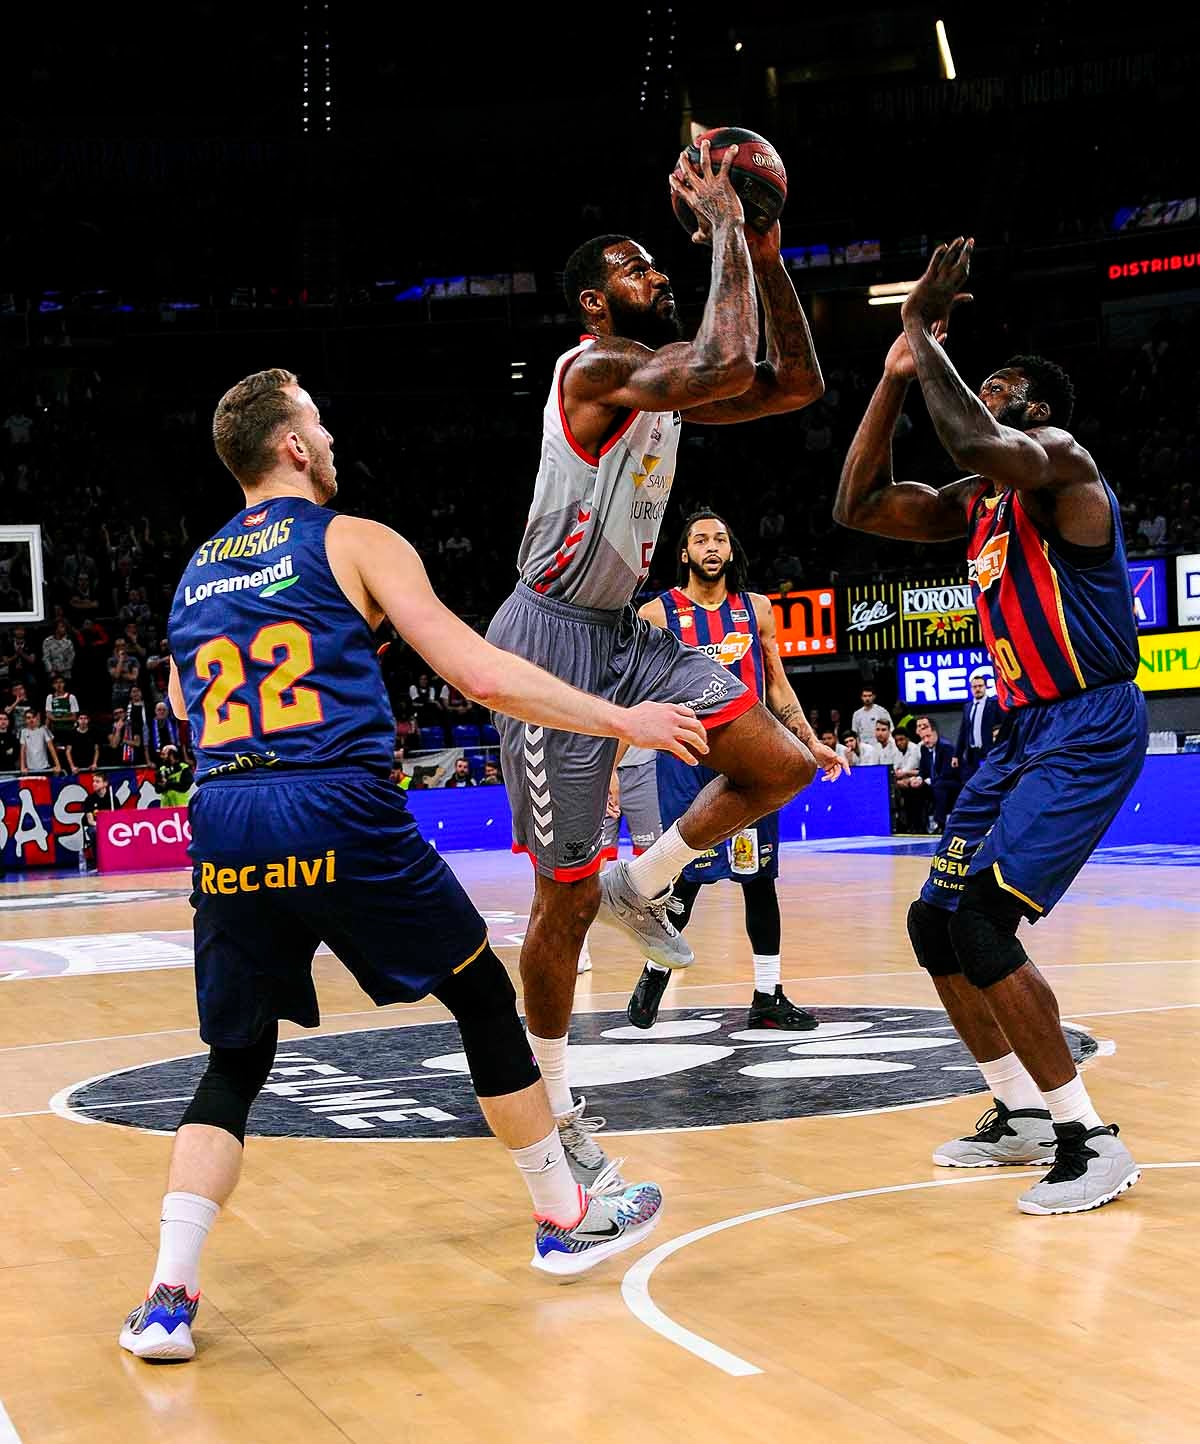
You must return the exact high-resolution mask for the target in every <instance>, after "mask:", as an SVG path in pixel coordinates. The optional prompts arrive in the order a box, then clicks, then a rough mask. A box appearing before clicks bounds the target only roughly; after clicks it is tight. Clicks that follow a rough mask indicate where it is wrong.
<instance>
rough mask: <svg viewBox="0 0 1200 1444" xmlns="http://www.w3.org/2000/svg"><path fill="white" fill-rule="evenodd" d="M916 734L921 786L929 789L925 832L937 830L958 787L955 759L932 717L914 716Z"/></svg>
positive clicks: (959, 781)
mask: <svg viewBox="0 0 1200 1444" xmlns="http://www.w3.org/2000/svg"><path fill="white" fill-rule="evenodd" d="M917 736H918V737H919V738H920V739H921V785H922V786H923V787H927V788H929V798H930V806H929V812H930V817H929V831H930V832H941V831H942V829H943V828H944V827H945V826H946V818H947V817H948V816H949V813H950V809H951V808H952V807H953V806H954V800H955V798H956V797H957V796H958V793H959V789H960V788H961V787H962V781H961V779H960V778H959V775H958V758H957V757H955V755H954V748H953V747H951V746H950V744H949V742H943V741H942V739H941V736H940V735H939V733H938V730H937V728H936V726H934V723H933V720H932V718H930V717H918V718H917Z"/></svg>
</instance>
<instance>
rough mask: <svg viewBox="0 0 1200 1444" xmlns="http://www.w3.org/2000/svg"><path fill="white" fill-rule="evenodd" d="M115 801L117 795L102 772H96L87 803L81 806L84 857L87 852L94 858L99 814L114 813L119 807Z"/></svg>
mask: <svg viewBox="0 0 1200 1444" xmlns="http://www.w3.org/2000/svg"><path fill="white" fill-rule="evenodd" d="M120 805H121V804H120V803H119V802H118V801H117V794H116V793H115V792H114V791H113V790H112V788H111V787H109V785H108V778H107V777H105V775H104V773H103V772H97V773H96V775H95V777H93V778H92V791H91V795H90V796H89V797H88V799H87V801H86V802H85V803H84V804H83V848H84V855H85V856H86V855H87V853H88V852H91V853H92V856H93V857H94V856H95V848H96V831H97V829H98V828H99V826H100V823H99V820H98V818H99V814H100V813H102V812H116V811H117V809H118V808H119V807H120Z"/></svg>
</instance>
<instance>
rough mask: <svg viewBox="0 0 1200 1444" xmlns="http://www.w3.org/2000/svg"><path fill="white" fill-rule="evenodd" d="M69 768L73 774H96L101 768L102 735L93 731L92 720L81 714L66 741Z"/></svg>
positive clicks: (85, 714) (83, 713)
mask: <svg viewBox="0 0 1200 1444" xmlns="http://www.w3.org/2000/svg"><path fill="white" fill-rule="evenodd" d="M66 756H67V766H68V768H70V770H71V772H72V773H79V772H95V770H96V768H97V767H99V766H100V735H99V733H97V732H93V731H92V719H91V718H90V717H89V716H88V714H87V713H86V712H81V713H80V714H79V716H78V717H77V718H76V719H75V726H74V727H73V728H72V729H71V732H70V734H69V735H68V737H67V740H66Z"/></svg>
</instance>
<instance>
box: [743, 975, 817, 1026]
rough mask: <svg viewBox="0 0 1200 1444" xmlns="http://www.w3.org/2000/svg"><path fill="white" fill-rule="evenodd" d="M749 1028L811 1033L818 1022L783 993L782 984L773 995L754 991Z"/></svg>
mask: <svg viewBox="0 0 1200 1444" xmlns="http://www.w3.org/2000/svg"><path fill="white" fill-rule="evenodd" d="M746 1026H747V1028H778V1029H779V1030H780V1031H781V1032H784V1033H811V1032H812V1030H813V1029H814V1028H815V1027H816V1026H817V1020H816V1019H815V1018H814V1017H813V1015H812V1014H811V1013H806V1012H805V1011H804V1009H803V1008H797V1007H796V1005H795V1003H793V1002H792V1000H791V999H790V998H789V997H787V995H786V994H785V993H784V991H783V985H782V983H777V984H776V985H775V991H774V992H773V993H760V992H759V991H758V989H757V988H755V990H754V997H753V998H751V1000H750V1018H749V1021H748V1022H747V1023H746Z"/></svg>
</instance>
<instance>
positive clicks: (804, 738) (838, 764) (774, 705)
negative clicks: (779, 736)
mask: <svg viewBox="0 0 1200 1444" xmlns="http://www.w3.org/2000/svg"><path fill="white" fill-rule="evenodd" d="M749 596H750V602H751V604H752V606H753V607H754V618H755V621H756V622H757V623H758V640H759V641H760V642H761V643H762V654H763V679H764V683H765V690H766V696H765V698H764V699H763V700H764V701H765V702H766V704H767V708H768V709H769V710H770V711H771V712H773V713H774V714H775V716H776V717H778V718H779V720H780V721H781V722H782V723H783V725H784V726H785V727H786V728H787V730H788V731H789V732H790V733H792V735H793V736H794V737H798V738H799V739H800V741H801V742H803V743H804V745H805V747H807V748H808V750H809V751H810V752H811V753H812V755H813V756H814V757H815V758H816V761H817V766H818V767H820V768H821V769H822V771H823V772H824V774H825V780H826V782H834V781H836V780H837V777H838V775H839V773H841V772H846V773H849V771H850V766H849V764H848V763H847V762H844V761H843V760H842V759H841V758H840V757H839V756H838V755H837V753H836V752H833V751H831V750H830V749H829V748H828V747H826V746H825V744H824V743H823V742H821V741H819V740H818V738H817V734H816V733H815V732H814V731H813V730H812V728H811V727H810V726H809V722H808V718H807V717H806V716H805V715H804V708H803V707H801V705H800V700H799V698H798V697H797V696H796V694H795V692H794V691H793V690H792V684H791V683H790V682H789V681H788V679H787V673H786V672H785V671H784V670H783V658H782V657H780V655H779V643H778V642H777V641H776V639H775V610H774V608H773V607H772V606H771V603H770V602H769V601H768V600H767V598H766V597H764V596H761V595H760V594H759V593H758V592H750V593H749Z"/></svg>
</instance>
